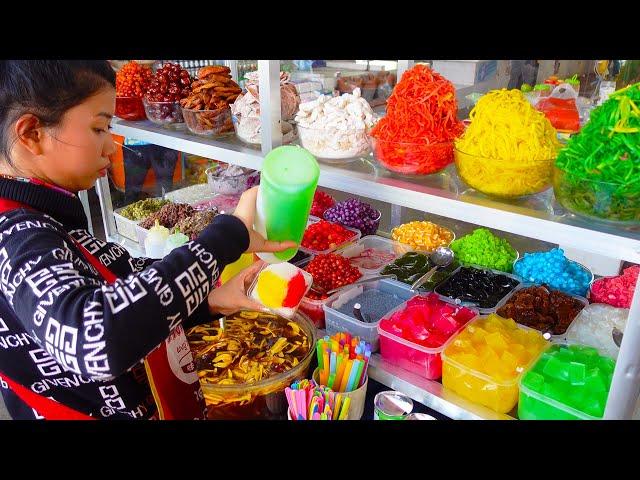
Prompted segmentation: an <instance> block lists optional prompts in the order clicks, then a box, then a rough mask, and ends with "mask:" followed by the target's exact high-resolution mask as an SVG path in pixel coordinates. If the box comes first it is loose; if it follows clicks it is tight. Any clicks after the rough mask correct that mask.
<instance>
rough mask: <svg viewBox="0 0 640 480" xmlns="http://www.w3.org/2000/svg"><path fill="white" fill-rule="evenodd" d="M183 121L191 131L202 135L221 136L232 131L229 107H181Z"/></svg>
mask: <svg viewBox="0 0 640 480" xmlns="http://www.w3.org/2000/svg"><path fill="white" fill-rule="evenodd" d="M182 116H183V117H184V123H186V124H187V128H188V129H189V131H190V132H191V133H195V134H196V135H202V136H204V137H222V136H225V135H231V134H232V133H233V122H232V121H231V109H230V108H229V107H226V108H219V109H217V110H191V109H188V108H184V107H182Z"/></svg>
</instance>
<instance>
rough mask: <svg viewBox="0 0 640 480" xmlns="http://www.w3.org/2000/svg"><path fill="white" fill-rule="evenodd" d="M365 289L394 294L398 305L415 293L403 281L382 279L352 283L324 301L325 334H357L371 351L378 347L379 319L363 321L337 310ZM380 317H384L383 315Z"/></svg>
mask: <svg viewBox="0 0 640 480" xmlns="http://www.w3.org/2000/svg"><path fill="white" fill-rule="evenodd" d="M367 290H377V291H380V292H383V293H388V294H391V295H395V296H397V297H398V298H399V301H400V303H399V304H400V305H402V304H404V302H405V301H406V300H408V299H410V298H412V297H413V296H415V294H414V293H413V292H411V290H410V289H409V287H408V286H407V285H405V284H404V283H401V282H397V281H395V280H387V279H383V280H377V281H375V282H369V283H364V284H362V285H354V286H353V287H351V288H348V289H346V290H343V291H341V292H336V293H335V294H333V295H332V296H331V297H329V299H328V301H325V303H324V305H323V306H324V314H325V324H326V328H327V334H328V335H333V334H334V333H338V332H348V333H350V334H351V335H352V336H358V337H360V339H362V340H364V341H365V342H369V343H370V344H371V351H372V352H376V351H377V350H378V347H379V339H378V324H379V323H380V319H378V320H377V321H376V322H373V323H364V322H361V321H360V320H358V319H356V318H355V317H352V316H350V315H345V314H344V313H342V312H339V311H338V308H340V307H341V306H342V305H344V304H345V303H346V302H348V301H349V300H351V299H353V298H355V297H357V296H358V295H360V294H361V293H363V292H364V291H367ZM392 311H393V310H392ZM385 315H386V313H385ZM381 318H384V316H383V317H381Z"/></svg>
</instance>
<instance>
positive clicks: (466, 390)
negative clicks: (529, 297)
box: [441, 316, 550, 413]
mask: <svg viewBox="0 0 640 480" xmlns="http://www.w3.org/2000/svg"><path fill="white" fill-rule="evenodd" d="M498 318H499V319H500V320H499V323H500V325H499V327H498V328H497V329H496V330H495V331H492V330H494V328H493V327H489V324H488V320H487V319H488V317H484V316H482V317H476V319H475V320H472V321H471V322H470V323H468V324H467V326H466V327H465V328H464V329H463V330H462V331H460V332H459V333H458V334H457V335H456V336H455V337H454V338H453V341H451V342H450V343H449V344H448V345H447V346H446V348H445V349H444V350H443V352H442V354H441V356H442V385H443V386H444V387H445V388H446V389H448V390H451V391H452V392H454V393H457V394H458V395H460V396H461V397H464V398H466V399H468V400H470V401H472V402H475V403H477V404H480V405H484V406H485V407H488V408H490V409H492V410H494V411H496V412H498V413H508V412H510V411H511V410H512V409H513V407H515V406H516V404H517V403H518V395H519V388H518V382H519V380H520V377H521V376H522V373H523V372H524V371H526V370H527V369H528V368H529V367H530V366H531V365H533V364H534V363H535V362H536V360H537V359H538V357H539V356H540V354H542V352H543V351H544V350H546V349H547V348H548V347H549V346H550V343H549V342H547V341H546V340H544V338H543V337H542V334H541V333H540V332H538V331H537V330H533V329H531V328H528V327H525V326H523V325H520V324H516V323H515V322H513V320H507V319H504V318H502V317H498ZM511 322H513V323H511ZM480 329H482V331H484V332H485V333H484V334H481V331H480ZM512 329H517V330H523V331H525V332H529V333H528V334H527V337H529V339H530V340H531V342H528V343H527V345H523V344H521V343H518V342H513V341H509V343H507V342H506V341H505V344H506V347H505V350H504V351H503V353H502V356H501V357H497V358H495V359H494V360H493V362H492V364H493V367H492V368H488V366H489V360H488V359H482V358H481V357H480V355H479V354H478V353H474V352H475V349H474V347H473V345H472V342H473V338H474V337H475V336H476V335H479V336H480V337H483V338H486V337H488V336H489V335H493V336H494V337H495V333H497V332H500V333H503V332H508V331H509V330H512ZM487 334H489V335H487ZM534 337H537V338H536V340H535V344H536V345H533V339H534ZM454 349H457V350H459V352H458V353H459V354H458V355H456V358H455V359H454V358H453V357H452V355H453V352H454ZM525 349H526V350H530V351H531V355H530V358H529V359H528V361H526V363H523V359H522V360H521V359H519V358H514V356H515V355H521V353H522V351H523V350H525ZM494 350H495V349H494ZM505 352H508V355H505ZM460 353H461V354H460ZM494 353H495V352H494ZM508 359H510V360H508ZM479 361H483V362H484V364H483V365H485V367H484V371H481V370H479V369H477V368H475V367H474V366H473V365H472V364H473V363H479ZM508 361H511V362H514V363H515V368H513V366H512V365H509V363H507V362H508ZM501 370H502V372H501Z"/></svg>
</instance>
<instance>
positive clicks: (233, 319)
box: [187, 312, 316, 420]
mask: <svg viewBox="0 0 640 480" xmlns="http://www.w3.org/2000/svg"><path fill="white" fill-rule="evenodd" d="M220 322H224V329H225V332H227V331H231V330H232V329H236V330H237V326H238V325H239V324H240V323H245V324H248V325H252V324H254V323H258V322H260V323H261V324H264V325H268V324H267V323H266V322H275V323H276V324H277V327H276V328H278V329H279V328H280V327H282V330H281V331H280V332H278V335H284V338H287V339H289V338H290V339H294V338H300V337H301V336H304V337H306V339H307V341H308V347H309V349H308V351H307V352H306V353H304V354H301V356H298V355H295V353H291V354H290V355H291V356H292V357H295V358H296V359H297V362H298V363H296V364H295V365H294V366H293V367H291V368H290V369H289V370H286V363H281V364H280V365H283V366H282V369H283V371H282V372H279V373H275V371H276V370H279V369H280V368H279V367H270V368H272V373H274V374H273V375H272V376H268V377H267V378H262V379H261V380H258V381H256V382H255V383H251V382H246V381H244V382H242V383H232V382H234V381H236V380H235V378H236V377H235V376H234V378H233V379H225V380H223V381H224V382H225V384H222V383H210V382H208V381H207V376H208V374H211V372H212V369H210V368H209V367H210V366H211V364H212V363H213V361H214V360H215V358H216V357H215V356H214V355H216V351H214V350H213V348H222V349H226V351H233V350H232V349H231V348H230V347H229V348H227V347H220V346H219V343H220V341H219V340H218V341H211V340H210V339H207V341H204V340H203V338H202V333H198V332H202V331H203V329H202V328H201V329H200V330H198V327H194V328H193V329H191V330H190V331H189V333H188V334H187V338H188V339H189V343H190V346H191V348H192V350H193V351H194V357H195V361H196V368H197V369H198V376H199V377H200V386H201V388H202V392H203V393H204V397H205V403H206V405H207V418H208V419H211V420H249V419H264V420H267V419H285V418H286V415H287V400H286V396H285V394H284V389H285V388H286V387H288V386H290V385H291V384H292V383H293V382H294V381H296V380H299V379H302V378H305V377H307V375H308V371H309V365H310V363H311V360H312V359H313V356H314V354H315V350H316V349H315V346H316V345H315V344H316V331H315V327H314V326H313V324H312V323H311V321H310V320H309V319H308V318H307V317H306V316H305V315H303V314H301V313H299V312H297V313H296V314H295V316H294V318H293V320H287V319H285V318H282V317H279V316H277V315H271V314H266V313H259V312H239V313H237V314H234V315H230V316H227V317H226V318H224V319H218V320H214V321H213V322H211V324H206V325H204V326H201V327H204V328H205V329H206V328H207V327H210V326H220ZM289 322H293V323H295V324H296V325H297V326H298V328H299V332H300V333H299V334H297V335H296V334H292V333H291V332H292V331H293V330H292V327H290V326H288V324H289ZM269 325H273V323H271V324H269ZM272 328H273V327H272ZM252 332H253V333H252V334H255V337H254V339H253V340H247V338H249V337H245V338H243V337H240V336H238V335H237V334H236V333H231V334H229V335H228V336H227V339H237V340H239V343H241V344H242V346H241V347H240V348H242V347H244V345H245V341H248V342H249V343H252V342H254V343H257V342H259V341H260V339H261V335H260V332H259V327H258V326H257V325H256V328H255V329H253V330H252ZM267 336H268V334H267ZM273 338H274V337H272V338H271V339H268V341H267V342H266V343H267V344H266V345H265V347H263V348H262V349H261V350H259V351H258V354H260V353H262V352H265V356H266V355H268V356H272V358H273V359H274V360H273V362H279V360H278V359H279V358H280V359H281V357H279V356H278V355H277V354H272V353H270V348H273V347H274V346H275V344H276V343H277V342H271V341H270V340H272V339H273ZM198 341H199V342H200V343H199V344H198V343H196V342H198ZM203 342H204V343H203ZM210 345H214V347H213V348H211V347H209V346H210ZM203 347H204V348H203ZM207 347H209V351H206V348H207ZM245 348H246V347H245ZM288 348H289V346H288V344H287V345H285V350H286V349H288ZM218 351H220V350H218ZM254 354H255V352H254ZM207 355H208V358H207ZM247 355H248V352H247ZM212 356H214V357H213V358H211V357H212ZM284 356H285V358H286V357H287V356H289V354H288V353H285V354H284ZM298 357H300V358H298ZM262 358H265V357H262ZM244 359H247V356H244ZM218 362H229V359H228V358H224V357H222V356H221V357H220V358H219V360H218ZM231 363H233V362H231ZM233 370H234V371H235V372H238V373H242V372H243V368H242V366H240V365H239V366H238V367H236V368H235V369H233ZM249 370H250V369H249Z"/></svg>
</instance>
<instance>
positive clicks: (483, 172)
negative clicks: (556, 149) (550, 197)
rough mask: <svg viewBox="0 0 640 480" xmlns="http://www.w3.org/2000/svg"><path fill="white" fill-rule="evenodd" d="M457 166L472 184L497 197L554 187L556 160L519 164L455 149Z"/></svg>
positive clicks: (463, 178)
mask: <svg viewBox="0 0 640 480" xmlns="http://www.w3.org/2000/svg"><path fill="white" fill-rule="evenodd" d="M454 154H455V162H456V169H457V171H458V175H459V176H460V178H461V179H462V180H463V181H464V182H465V183H466V184H467V185H469V186H470V187H472V188H475V189H476V190H478V191H479V192H482V193H484V194H485V195H490V196H493V197H498V198H518V197H524V196H526V195H533V194H536V193H540V192H543V191H545V190H547V189H548V188H549V187H551V181H552V176H553V164H554V161H555V159H553V158H551V159H548V160H535V161H532V162H530V164H527V165H520V164H518V162H514V161H513V160H503V159H497V158H484V157H480V156H478V155H472V154H469V153H465V152H463V151H461V150H458V149H457V148H456V149H455V152H454Z"/></svg>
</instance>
